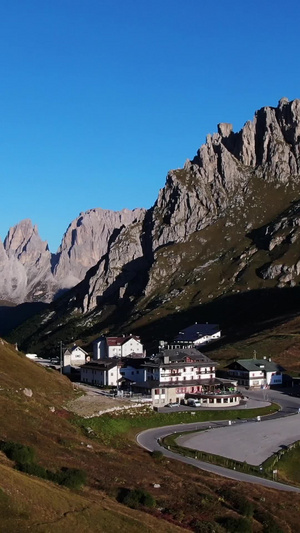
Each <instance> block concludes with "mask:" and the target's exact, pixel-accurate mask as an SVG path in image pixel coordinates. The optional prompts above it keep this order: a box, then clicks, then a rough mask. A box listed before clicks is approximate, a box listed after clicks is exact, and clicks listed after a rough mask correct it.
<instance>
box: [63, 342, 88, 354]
mask: <svg viewBox="0 0 300 533" xmlns="http://www.w3.org/2000/svg"><path fill="white" fill-rule="evenodd" d="M75 350H80V351H81V352H82V353H84V355H88V353H87V352H86V351H85V350H84V349H83V348H81V346H77V344H74V345H73V346H71V347H70V348H67V349H66V350H65V351H64V354H65V355H72V353H73V352H74V351H75Z"/></svg>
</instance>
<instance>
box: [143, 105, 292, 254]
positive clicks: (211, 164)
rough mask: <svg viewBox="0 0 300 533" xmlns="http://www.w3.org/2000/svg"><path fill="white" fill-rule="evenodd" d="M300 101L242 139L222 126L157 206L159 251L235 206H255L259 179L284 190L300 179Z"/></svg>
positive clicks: (259, 115)
mask: <svg viewBox="0 0 300 533" xmlns="http://www.w3.org/2000/svg"><path fill="white" fill-rule="evenodd" d="M299 140H300V100H294V101H293V102H289V101H288V100H287V99H286V98H282V99H281V100H280V102H279V105H278V107H277V108H271V107H263V108H262V109H260V110H259V111H257V112H256V114H255V117H254V120H253V121H252V122H247V123H246V124H245V126H244V127H243V128H242V130H241V131H240V132H238V133H234V132H233V131H232V125H231V124H219V126H218V133H216V134H214V135H208V136H207V141H206V143H205V144H204V145H203V146H201V148H200V149H199V150H198V153H197V155H196V157H195V158H194V159H193V160H192V161H189V160H188V161H187V162H186V163H185V166H184V168H183V169H178V170H173V171H171V172H169V174H168V176H167V182H166V185H165V187H164V188H163V189H161V191H160V192H159V196H158V200H157V202H156V204H155V206H154V216H153V219H154V229H153V248H154V249H156V248H157V247H158V246H162V245H165V244H167V243H168V242H170V241H171V242H178V241H182V240H185V239H187V237H188V236H189V235H191V234H192V233H193V232H194V231H199V230H201V229H203V228H204V227H206V226H208V225H209V224H211V222H212V221H214V220H216V218H217V217H219V216H222V214H224V211H225V210H226V209H227V208H228V207H229V206H230V207H232V206H233V205H242V204H243V203H244V202H247V201H249V199H248V197H247V194H246V190H247V185H248V183H249V180H251V178H252V177H253V175H254V174H255V175H256V176H259V177H261V178H262V179H264V180H267V181H269V182H274V185H275V186H276V185H277V186H278V185H281V184H286V183H288V182H291V181H294V182H295V183H298V182H299V175H300V152H299V150H300V143H299Z"/></svg>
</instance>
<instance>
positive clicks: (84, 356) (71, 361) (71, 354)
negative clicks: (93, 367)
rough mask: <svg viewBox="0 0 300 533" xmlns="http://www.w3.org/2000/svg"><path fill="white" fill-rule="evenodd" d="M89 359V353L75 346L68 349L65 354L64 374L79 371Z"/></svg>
mask: <svg viewBox="0 0 300 533" xmlns="http://www.w3.org/2000/svg"><path fill="white" fill-rule="evenodd" d="M88 359H89V355H88V353H87V352H86V351H85V350H83V348H80V346H77V345H76V344H74V346H72V347H71V348H67V349H66V350H65V352H64V354H63V373H64V374H70V373H71V371H72V368H73V369H75V370H76V369H78V367H81V366H82V365H84V364H85V363H86V361H87V360H88Z"/></svg>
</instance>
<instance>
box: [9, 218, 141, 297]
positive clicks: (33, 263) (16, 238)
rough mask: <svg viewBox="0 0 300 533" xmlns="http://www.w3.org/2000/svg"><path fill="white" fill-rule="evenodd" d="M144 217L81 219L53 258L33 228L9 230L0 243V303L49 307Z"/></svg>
mask: <svg viewBox="0 0 300 533" xmlns="http://www.w3.org/2000/svg"><path fill="white" fill-rule="evenodd" d="M143 216H144V210H143V209H135V210H133V211H130V210H128V209H124V210H122V211H119V212H114V211H108V210H102V209H92V210H89V211H87V212H86V213H81V214H80V216H79V217H78V218H77V219H76V220H74V221H73V222H72V223H71V224H70V226H69V228H68V229H67V231H66V233H65V235H64V237H63V240H62V244H61V246H60V248H59V250H58V253H57V254H55V255H54V254H51V253H50V251H49V248H48V244H47V242H43V241H42V240H41V238H40V236H39V234H38V230H37V227H36V226H33V225H32V222H31V221H30V220H29V219H27V220H23V221H21V222H20V223H19V224H17V225H16V226H14V227H13V228H11V229H10V230H9V232H8V235H7V237H6V239H5V241H4V245H3V244H2V243H0V273H1V280H0V299H2V300H8V301H11V302H14V303H22V302H24V301H43V302H51V301H52V300H53V299H54V298H55V296H56V295H57V294H60V293H61V291H64V290H66V289H69V288H71V287H74V285H76V284H77V283H79V282H80V281H81V280H82V279H83V278H84V276H85V274H86V272H87V271H88V270H89V269H90V268H91V267H93V266H94V265H95V264H96V263H97V262H98V261H99V260H100V259H101V257H102V256H103V255H105V254H106V253H107V251H108V249H109V247H110V246H111V244H112V243H113V242H114V241H115V239H116V238H117V236H118V234H119V233H120V232H121V231H122V229H124V228H126V227H127V226H128V225H130V224H131V223H133V222H136V221H138V220H139V219H142V218H143Z"/></svg>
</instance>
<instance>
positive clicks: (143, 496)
mask: <svg viewBox="0 0 300 533" xmlns="http://www.w3.org/2000/svg"><path fill="white" fill-rule="evenodd" d="M117 499H118V501H119V502H120V503H123V504H124V505H127V507H131V508H132V509H137V508H138V507H140V506H144V507H155V505H156V502H155V498H154V497H153V496H152V495H151V494H149V492H147V491H146V490H143V489H132V490H130V489H121V490H120V491H119V494H118V498H117Z"/></svg>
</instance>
